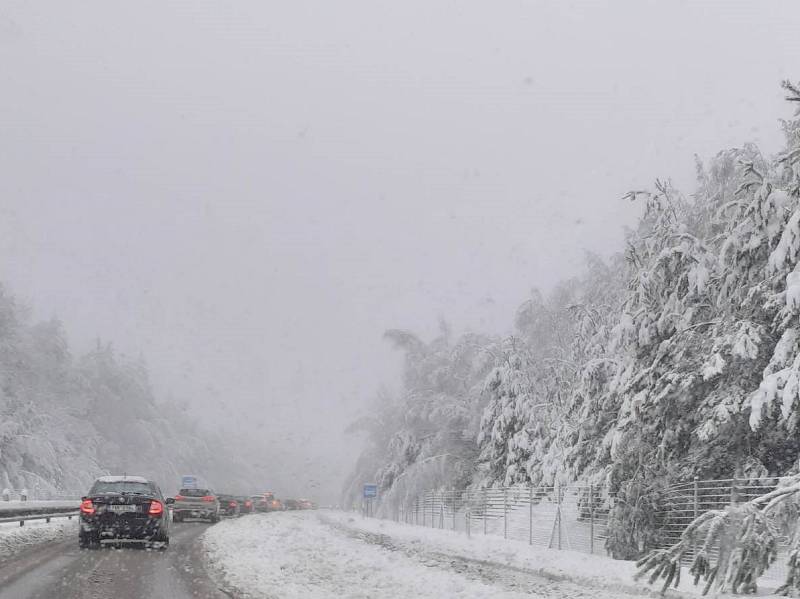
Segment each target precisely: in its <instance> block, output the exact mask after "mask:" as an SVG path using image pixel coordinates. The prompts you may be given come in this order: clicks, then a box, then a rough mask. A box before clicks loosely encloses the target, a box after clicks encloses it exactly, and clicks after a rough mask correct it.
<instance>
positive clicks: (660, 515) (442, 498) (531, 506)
mask: <svg viewBox="0 0 800 599" xmlns="http://www.w3.org/2000/svg"><path fill="white" fill-rule="evenodd" d="M781 480H782V479H780V478H761V479H720V480H699V479H696V480H693V481H691V482H688V483H683V484H677V485H674V486H672V487H670V488H669V489H667V491H666V492H665V493H664V496H663V501H662V502H660V503H661V505H662V507H661V508H660V509H659V510H658V512H657V513H656V514H655V522H656V526H657V528H658V530H657V532H658V538H659V539H660V542H659V546H660V547H661V548H667V547H670V546H671V545H673V544H674V543H676V542H678V541H679V540H680V539H681V534H682V533H683V531H684V530H686V527H687V526H688V525H689V523H691V522H692V520H694V519H695V518H697V517H698V516H700V515H702V514H703V513H705V512H707V511H709V510H724V509H725V508H726V507H727V506H729V505H735V504H737V503H742V502H745V501H749V500H751V499H753V498H755V497H758V496H760V495H763V494H765V493H769V492H770V491H773V490H775V489H776V488H777V487H778V485H779V484H780V483H781ZM614 501H615V497H614V495H613V494H612V493H609V492H608V489H607V488H606V487H603V486H591V485H588V486H586V485H583V486H581V485H568V486H555V487H528V486H513V487H495V488H491V489H480V490H465V491H428V492H426V493H423V494H422V495H420V496H418V497H416V498H415V499H414V500H412V501H410V502H407V503H406V504H405V505H400V506H396V505H381V504H380V503H378V504H376V505H373V506H371V513H373V514H377V515H378V516H379V517H382V518H391V519H394V520H397V521H399V522H405V523H407V524H415V525H419V526H425V527H429V528H437V529H442V530H451V531H456V532H460V533H462V534H466V535H468V536H475V535H494V536H502V537H504V538H507V539H514V540H518V541H527V542H528V543H530V544H531V545H537V546H542V547H549V548H554V549H571V550H576V551H584V552H587V553H592V554H601V555H606V549H605V541H606V538H607V531H608V522H609V514H610V512H611V510H612V509H613V507H614ZM717 550H718V548H713V549H712V553H713V554H715V553H716V552H717ZM693 551H694V550H693ZM693 551H690V552H689V554H688V556H687V560H691V559H692V558H693ZM787 553H788V539H786V538H783V539H781V543H780V549H779V554H778V559H777V560H776V562H775V564H773V566H772V567H771V568H770V569H769V570H768V571H767V572H766V573H765V574H764V577H763V580H766V581H769V582H775V583H782V582H783V581H784V580H785V576H786V562H787V559H788V555H787Z"/></svg>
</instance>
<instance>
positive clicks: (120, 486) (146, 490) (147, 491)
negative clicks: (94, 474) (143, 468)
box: [89, 481, 155, 495]
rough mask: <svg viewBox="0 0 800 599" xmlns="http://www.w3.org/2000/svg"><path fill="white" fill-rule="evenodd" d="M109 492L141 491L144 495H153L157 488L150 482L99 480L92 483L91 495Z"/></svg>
mask: <svg viewBox="0 0 800 599" xmlns="http://www.w3.org/2000/svg"><path fill="white" fill-rule="evenodd" d="M107 493H120V494H123V493H141V494H144V495H153V494H154V493H155V488H154V487H153V485H151V484H150V483H141V482H134V481H117V482H103V481H97V482H96V483H94V485H92V490H91V491H89V494H90V495H104V494H107Z"/></svg>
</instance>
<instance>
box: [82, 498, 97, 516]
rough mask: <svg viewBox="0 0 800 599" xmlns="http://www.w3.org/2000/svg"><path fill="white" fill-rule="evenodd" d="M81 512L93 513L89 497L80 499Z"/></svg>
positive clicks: (92, 505)
mask: <svg viewBox="0 0 800 599" xmlns="http://www.w3.org/2000/svg"><path fill="white" fill-rule="evenodd" d="M81 513H82V514H87V515H91V514H94V504H93V503H92V500H91V499H84V500H83V501H81Z"/></svg>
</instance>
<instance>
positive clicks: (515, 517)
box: [374, 486, 611, 554]
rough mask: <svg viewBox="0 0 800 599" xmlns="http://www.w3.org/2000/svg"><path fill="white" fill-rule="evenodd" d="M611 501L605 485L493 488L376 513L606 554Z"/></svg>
mask: <svg viewBox="0 0 800 599" xmlns="http://www.w3.org/2000/svg"><path fill="white" fill-rule="evenodd" d="M610 506H611V498H610V497H609V496H608V494H607V493H606V490H605V488H603V487H593V486H561V487H559V486H555V487H528V486H513V487H496V488H491V489H479V490H464V491H428V492H426V493H423V494H422V495H420V496H418V497H417V498H416V499H415V500H414V501H413V502H411V503H410V504H408V505H404V506H403V505H401V506H394V507H391V508H387V507H386V506H379V507H378V508H376V509H375V510H374V512H375V513H376V514H378V515H379V516H381V517H384V518H392V519H394V520H397V521H399V522H405V523H407V524H415V525H419V526H425V527H428V528H437V529H442V530H451V531H454V532H460V533H463V534H466V535H468V536H473V535H494V536H502V537H504V538H507V539H513V540H517V541H527V542H528V543H530V544H531V545H538V546H544V547H551V548H557V549H573V550H577V551H585V552H588V553H602V554H605V549H604V543H605V538H606V531H607V526H608V515H609V511H610Z"/></svg>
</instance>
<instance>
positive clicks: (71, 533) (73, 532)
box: [0, 518, 78, 562]
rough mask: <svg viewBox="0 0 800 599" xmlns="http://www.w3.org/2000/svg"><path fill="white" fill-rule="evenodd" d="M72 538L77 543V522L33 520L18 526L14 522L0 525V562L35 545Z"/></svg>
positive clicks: (60, 519) (62, 519)
mask: <svg viewBox="0 0 800 599" xmlns="http://www.w3.org/2000/svg"><path fill="white" fill-rule="evenodd" d="M69 538H74V539H75V543H76V545H77V543H78V522H77V520H67V519H65V518H58V519H55V520H51V521H50V522H49V523H47V522H45V521H44V520H33V521H30V522H26V523H25V526H20V525H19V524H18V523H16V522H7V523H4V524H0V562H2V561H4V560H6V559H8V558H9V557H12V556H14V555H16V554H17V553H19V552H20V551H22V550H24V549H27V548H28V547H30V546H31V545H35V544H37V543H53V542H58V541H62V540H64V539H69Z"/></svg>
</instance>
